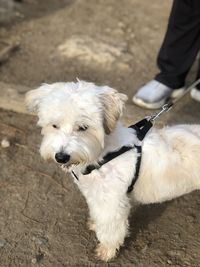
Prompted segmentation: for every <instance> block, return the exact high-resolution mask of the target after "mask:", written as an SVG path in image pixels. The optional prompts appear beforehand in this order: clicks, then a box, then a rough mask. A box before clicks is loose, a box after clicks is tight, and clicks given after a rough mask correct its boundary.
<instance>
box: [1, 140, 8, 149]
mask: <svg viewBox="0 0 200 267" xmlns="http://www.w3.org/2000/svg"><path fill="white" fill-rule="evenodd" d="M1 146H2V147H3V148H7V147H9V146H10V142H9V141H8V140H7V139H3V140H2V141H1Z"/></svg>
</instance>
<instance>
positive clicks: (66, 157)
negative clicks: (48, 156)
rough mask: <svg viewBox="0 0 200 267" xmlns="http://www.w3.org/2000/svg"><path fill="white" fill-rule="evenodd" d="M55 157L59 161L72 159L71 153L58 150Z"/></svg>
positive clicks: (65, 161)
mask: <svg viewBox="0 0 200 267" xmlns="http://www.w3.org/2000/svg"><path fill="white" fill-rule="evenodd" d="M55 159H56V161H57V162H58V163H67V162H68V161H69V159H70V155H68V154H66V153H64V152H58V153H56V154H55Z"/></svg>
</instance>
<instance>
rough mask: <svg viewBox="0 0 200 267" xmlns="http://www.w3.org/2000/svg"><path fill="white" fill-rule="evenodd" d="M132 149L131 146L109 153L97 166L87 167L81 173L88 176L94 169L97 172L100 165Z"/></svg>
mask: <svg viewBox="0 0 200 267" xmlns="http://www.w3.org/2000/svg"><path fill="white" fill-rule="evenodd" d="M132 148H133V146H123V147H121V148H120V149H119V150H118V151H114V152H109V153H108V154H107V155H106V156H105V157H103V160H102V161H100V162H98V165H96V166H95V165H88V166H87V168H86V169H85V171H84V172H83V175H86V174H90V173H91V172H92V171H93V170H95V169H96V170H98V169H99V168H101V166H102V165H104V164H106V163H107V162H109V161H111V160H113V159H114V158H116V157H118V156H120V155H121V154H123V153H125V152H127V151H129V150H131V149H132Z"/></svg>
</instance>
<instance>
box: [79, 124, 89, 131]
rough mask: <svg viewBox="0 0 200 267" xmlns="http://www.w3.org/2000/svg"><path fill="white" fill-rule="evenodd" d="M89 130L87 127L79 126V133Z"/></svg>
mask: <svg viewBox="0 0 200 267" xmlns="http://www.w3.org/2000/svg"><path fill="white" fill-rule="evenodd" d="M87 129H88V126H87V125H82V126H78V129H77V131H78V132H84V131H86V130H87Z"/></svg>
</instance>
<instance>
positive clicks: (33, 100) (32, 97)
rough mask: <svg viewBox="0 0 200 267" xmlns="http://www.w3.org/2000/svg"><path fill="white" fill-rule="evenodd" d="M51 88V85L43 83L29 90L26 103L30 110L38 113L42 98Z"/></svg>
mask: <svg viewBox="0 0 200 267" xmlns="http://www.w3.org/2000/svg"><path fill="white" fill-rule="evenodd" d="M51 90H52V88H51V86H50V85H48V84H42V85H41V86H40V87H39V88H37V89H35V90H31V91H29V92H27V93H26V95H25V104H26V107H27V109H28V111H30V112H36V113H37V112H38V109H39V106H40V104H41V102H42V100H43V99H44V97H45V96H47V95H48V94H49V93H50V91H51Z"/></svg>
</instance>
